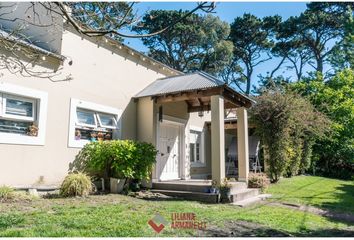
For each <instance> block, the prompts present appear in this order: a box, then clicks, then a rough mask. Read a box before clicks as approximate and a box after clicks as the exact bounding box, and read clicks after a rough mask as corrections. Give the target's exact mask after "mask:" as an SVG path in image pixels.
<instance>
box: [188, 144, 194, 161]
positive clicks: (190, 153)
mask: <svg viewBox="0 0 354 240" xmlns="http://www.w3.org/2000/svg"><path fill="white" fill-rule="evenodd" d="M194 146H195V144H194V143H191V144H189V156H190V159H191V162H195V156H194Z"/></svg>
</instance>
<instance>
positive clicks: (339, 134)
mask: <svg viewBox="0 0 354 240" xmlns="http://www.w3.org/2000/svg"><path fill="white" fill-rule="evenodd" d="M290 88H291V89H293V90H295V91H297V92H298V93H300V94H302V95H304V96H307V97H308V98H309V99H310V101H311V102H312V104H313V105H314V106H315V107H316V108H317V109H318V110H319V111H321V112H323V113H324V114H326V115H327V116H328V117H329V118H330V119H331V121H332V124H331V131H332V134H331V135H327V137H326V138H324V139H322V140H321V141H318V142H316V144H315V146H314V152H313V155H314V160H315V159H317V161H316V162H314V163H313V164H314V166H313V167H314V168H315V169H316V170H318V171H320V172H322V173H325V174H327V175H330V176H335V177H342V178H343V177H344V178H350V177H351V176H353V174H354V171H353V170H354V71H353V70H350V69H347V70H344V71H342V72H339V73H337V74H336V75H335V76H334V77H332V78H331V79H329V80H328V81H326V82H324V81H323V78H322V76H321V75H317V76H316V77H315V78H313V79H312V78H309V79H305V80H303V81H300V82H297V83H294V84H292V85H291V86H290Z"/></svg>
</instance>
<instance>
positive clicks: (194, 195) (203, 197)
mask: <svg viewBox="0 0 354 240" xmlns="http://www.w3.org/2000/svg"><path fill="white" fill-rule="evenodd" d="M151 192H153V193H160V194H164V195H166V196H172V197H179V198H183V199H186V200H193V201H200V202H206V203H217V202H218V199H219V195H218V194H213V193H203V192H191V191H176V190H163V189H151Z"/></svg>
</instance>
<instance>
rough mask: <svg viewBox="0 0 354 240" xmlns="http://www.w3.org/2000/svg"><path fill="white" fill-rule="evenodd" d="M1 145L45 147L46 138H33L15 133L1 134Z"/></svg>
mask: <svg viewBox="0 0 354 240" xmlns="http://www.w3.org/2000/svg"><path fill="white" fill-rule="evenodd" d="M0 144H18V145H38V146H43V145H44V138H43V137H42V138H41V137H39V136H38V137H32V136H25V135H19V134H13V133H0Z"/></svg>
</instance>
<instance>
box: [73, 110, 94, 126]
mask: <svg viewBox="0 0 354 240" xmlns="http://www.w3.org/2000/svg"><path fill="white" fill-rule="evenodd" d="M76 114H77V121H78V123H81V124H88V125H96V122H95V113H94V112H91V111H86V110H81V109H77V111H76Z"/></svg>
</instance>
